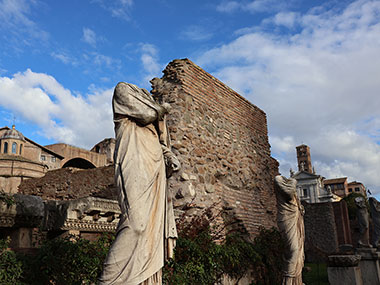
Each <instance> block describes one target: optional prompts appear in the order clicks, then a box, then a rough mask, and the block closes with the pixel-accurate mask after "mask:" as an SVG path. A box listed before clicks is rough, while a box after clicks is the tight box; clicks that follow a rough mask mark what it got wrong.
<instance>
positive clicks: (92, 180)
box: [19, 166, 117, 201]
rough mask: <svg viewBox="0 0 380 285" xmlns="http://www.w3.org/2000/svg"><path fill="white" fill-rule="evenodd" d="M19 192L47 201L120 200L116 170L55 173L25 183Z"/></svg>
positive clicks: (78, 170)
mask: <svg viewBox="0 0 380 285" xmlns="http://www.w3.org/2000/svg"><path fill="white" fill-rule="evenodd" d="M19 193H21V194H25V195H35V196H39V197H41V198H42V199H44V200H58V201H60V200H73V199H78V198H84V197H88V196H93V197H99V198H107V199H115V200H116V199H117V190H116V189H115V187H114V167H113V166H104V167H98V168H93V169H77V168H61V169H56V170H52V171H49V172H47V173H46V175H45V176H44V177H41V178H31V179H27V180H24V181H23V182H22V183H21V185H20V186H19Z"/></svg>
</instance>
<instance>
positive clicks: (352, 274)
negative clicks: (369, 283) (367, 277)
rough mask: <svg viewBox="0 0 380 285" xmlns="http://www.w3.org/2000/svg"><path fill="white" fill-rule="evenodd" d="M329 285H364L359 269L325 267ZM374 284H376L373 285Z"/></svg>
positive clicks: (356, 267)
mask: <svg viewBox="0 0 380 285" xmlns="http://www.w3.org/2000/svg"><path fill="white" fill-rule="evenodd" d="M327 273H328V276H329V283H330V285H342V284H344V285H364V284H363V282H362V274H361V271H360V267H358V266H355V267H327ZM374 284H376V283H374Z"/></svg>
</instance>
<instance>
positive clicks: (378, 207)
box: [368, 197, 380, 247]
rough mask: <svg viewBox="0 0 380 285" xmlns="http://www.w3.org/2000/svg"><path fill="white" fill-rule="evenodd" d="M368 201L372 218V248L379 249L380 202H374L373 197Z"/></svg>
mask: <svg viewBox="0 0 380 285" xmlns="http://www.w3.org/2000/svg"><path fill="white" fill-rule="evenodd" d="M368 201H369V209H370V211H371V216H372V224H373V231H372V245H373V246H374V247H379V241H380V202H379V201H377V200H376V198H374V197H370V198H369V199H368Z"/></svg>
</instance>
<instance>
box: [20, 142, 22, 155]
mask: <svg viewBox="0 0 380 285" xmlns="http://www.w3.org/2000/svg"><path fill="white" fill-rule="evenodd" d="M21 153H22V144H20V155H21Z"/></svg>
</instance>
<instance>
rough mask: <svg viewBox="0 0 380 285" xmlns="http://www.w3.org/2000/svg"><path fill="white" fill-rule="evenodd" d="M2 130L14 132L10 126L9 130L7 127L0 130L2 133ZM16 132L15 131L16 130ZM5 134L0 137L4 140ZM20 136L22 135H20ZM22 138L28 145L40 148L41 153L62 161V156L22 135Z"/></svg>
mask: <svg viewBox="0 0 380 285" xmlns="http://www.w3.org/2000/svg"><path fill="white" fill-rule="evenodd" d="M2 130H15V129H14V128H13V126H12V129H10V128H8V127H7V126H5V127H2V128H0V131H2ZM16 131H17V130H16ZM17 132H18V133H20V132H19V131H17ZM5 134H6V133H5ZM5 134H4V135H3V136H2V138H4V136H5ZM20 134H21V133H20ZM21 135H22V134H21ZM22 137H23V139H24V140H26V141H27V142H29V143H31V144H34V145H35V146H37V147H39V148H41V149H42V150H43V151H45V152H47V153H49V154H52V155H54V156H56V157H58V158H59V159H63V158H64V157H63V156H62V155H60V154H58V153H56V152H54V151H52V150H50V149H48V148H46V147H44V146H42V145H40V144H38V143H36V142H35V141H32V140H31V139H28V138H27V137H24V136H23V135H22Z"/></svg>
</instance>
